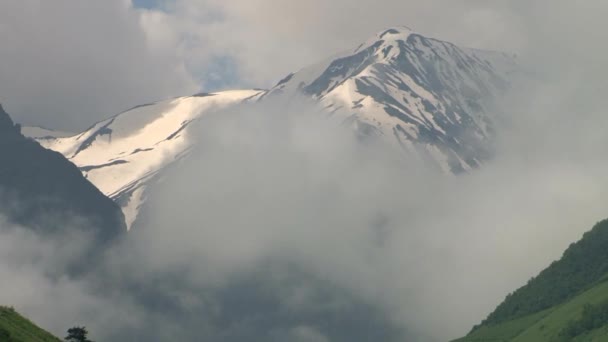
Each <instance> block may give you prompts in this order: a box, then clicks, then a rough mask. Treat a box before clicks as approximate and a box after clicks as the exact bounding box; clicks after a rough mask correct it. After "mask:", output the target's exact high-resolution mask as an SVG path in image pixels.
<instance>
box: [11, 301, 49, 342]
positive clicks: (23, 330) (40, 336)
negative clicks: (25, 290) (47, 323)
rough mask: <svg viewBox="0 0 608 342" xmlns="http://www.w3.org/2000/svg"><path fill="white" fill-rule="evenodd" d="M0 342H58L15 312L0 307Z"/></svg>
mask: <svg viewBox="0 0 608 342" xmlns="http://www.w3.org/2000/svg"><path fill="white" fill-rule="evenodd" d="M0 341H1V342H60V341H61V340H60V339H58V338H57V337H55V336H53V335H51V334H49V333H48V332H46V331H44V330H42V329H40V328H39V327H37V326H36V325H35V324H34V323H32V322H30V321H29V320H28V319H26V318H25V317H23V316H21V315H19V314H18V313H17V312H16V311H15V310H13V309H10V308H5V307H0Z"/></svg>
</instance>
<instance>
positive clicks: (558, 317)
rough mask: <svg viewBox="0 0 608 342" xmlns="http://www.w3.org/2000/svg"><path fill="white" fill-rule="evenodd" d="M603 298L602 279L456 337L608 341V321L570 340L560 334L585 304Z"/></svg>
mask: <svg viewBox="0 0 608 342" xmlns="http://www.w3.org/2000/svg"><path fill="white" fill-rule="evenodd" d="M606 300H608V281H603V282H601V283H600V284H598V285H596V286H594V287H593V288H591V289H589V290H587V291H585V292H583V293H582V294H580V295H578V296H576V297H574V298H573V299H571V300H569V301H568V302H566V303H564V304H561V305H558V306H556V307H553V308H550V309H547V310H545V311H542V312H539V313H536V314H532V315H528V316H525V317H521V318H518V319H515V320H512V321H507V322H503V323H500V324H497V325H489V326H483V327H481V328H479V329H477V330H475V331H474V332H473V333H471V334H469V335H468V336H466V337H464V338H461V339H459V340H457V341H458V342H481V341H487V342H492V341H504V342H507V341H508V342H542V341H550V342H553V341H555V342H562V341H578V342H582V341H585V342H587V341H593V342H595V341H598V342H600V341H608V324H605V325H603V326H602V327H600V328H598V329H595V330H592V331H590V332H588V333H586V334H583V335H580V336H577V337H576V338H575V339H571V340H569V339H564V338H560V336H559V333H560V332H561V331H562V330H563V329H564V328H565V327H566V326H567V325H568V323H569V322H571V321H575V320H578V319H580V317H581V314H582V312H583V306H584V305H585V304H601V303H603V302H605V301H606Z"/></svg>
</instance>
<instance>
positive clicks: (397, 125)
mask: <svg viewBox="0 0 608 342" xmlns="http://www.w3.org/2000/svg"><path fill="white" fill-rule="evenodd" d="M516 71H517V65H516V62H515V60H514V58H513V57H512V56H509V55H506V54H503V53H498V52H488V51H480V50H474V49H465V48H460V47H457V46H456V45H454V44H451V43H448V42H443V41H440V40H436V39H431V38H427V37H424V36H422V35H420V34H417V33H414V32H412V31H411V30H409V29H408V28H404V27H397V28H392V29H388V30H385V31H383V32H380V33H378V34H377V35H375V36H373V37H372V38H370V39H369V40H368V41H366V42H365V43H363V44H361V45H360V46H359V47H357V48H355V49H353V50H352V51H347V52H344V53H342V54H339V55H337V56H334V57H332V58H330V59H328V60H326V61H324V62H321V63H317V64H314V65H312V66H310V67H307V68H304V69H302V70H301V71H299V72H296V73H294V74H291V75H289V76H287V77H285V78H284V79H283V80H282V81H281V82H279V83H278V84H277V85H276V86H275V87H273V88H271V89H270V90H268V91H260V90H244V91H226V92H219V93H213V94H199V95H195V96H190V97H182V98H177V99H171V100H167V101H162V102H158V103H154V104H147V105H142V106H138V107H136V108H133V109H131V110H129V111H126V112H124V113H121V114H119V115H116V116H113V117H111V118H109V119H107V120H104V121H102V122H99V123H97V124H95V125H93V126H92V127H91V128H89V129H88V130H86V131H84V132H82V133H80V134H78V135H74V136H71V137H64V136H63V137H62V136H59V135H58V134H55V133H53V132H48V131H44V130H40V129H28V132H29V133H30V134H31V136H32V137H35V138H36V139H37V140H38V141H39V142H40V143H41V144H42V145H43V146H44V147H46V148H49V149H52V150H55V151H58V152H60V153H62V154H63V155H64V156H65V157H66V158H68V159H69V160H70V161H72V162H73V163H75V164H76V165H78V167H79V168H80V170H81V172H82V173H83V174H84V175H85V177H87V178H88V179H89V180H90V181H91V182H92V183H93V184H95V185H96V186H97V187H98V188H99V189H100V190H101V191H102V192H103V193H104V194H106V195H107V196H109V197H110V198H112V199H114V200H115V201H116V202H117V203H119V204H120V206H121V207H122V209H123V212H124V214H125V217H126V222H127V226H129V227H130V226H131V225H132V224H133V222H134V221H135V219H136V217H137V214H138V211H139V208H140V207H141V205H142V203H143V202H145V198H146V195H145V189H146V184H147V183H148V182H149V181H150V180H151V179H153V178H154V177H155V176H156V175H158V174H159V172H160V171H161V170H163V169H164V168H165V167H167V166H168V165H171V164H172V163H174V162H175V161H177V160H179V159H180V158H182V157H184V156H185V155H187V151H188V149H189V147H190V146H191V145H190V144H191V140H189V139H188V137H187V136H188V132H189V125H190V123H191V122H193V121H195V120H197V119H199V118H201V117H203V116H205V115H207V114H209V113H212V112H214V111H216V110H218V109H222V108H226V107H228V106H230V105H233V104H236V103H241V102H243V101H264V100H265V99H266V98H268V97H271V96H287V97H291V96H295V95H296V94H299V95H305V96H307V97H310V98H312V99H314V100H315V101H317V102H318V103H319V104H320V105H321V106H322V107H324V108H325V109H326V111H327V114H328V118H329V120H328V122H331V123H332V124H339V125H349V126H352V128H353V129H354V130H355V131H356V132H357V133H358V134H362V135H364V136H367V135H376V136H379V137H381V138H382V139H385V140H386V141H388V142H389V143H391V144H393V145H395V146H396V147H398V148H400V149H401V150H402V151H403V152H404V153H405V154H407V155H409V156H414V157H415V158H416V159H421V160H424V161H425V162H428V163H429V164H432V165H435V166H436V167H437V168H439V169H441V170H442V171H443V172H445V173H448V174H458V173H461V172H466V171H467V170H471V169H473V168H476V167H478V166H480V165H481V164H482V163H483V161H484V160H486V159H488V158H490V157H491V155H492V140H493V136H494V130H495V127H494V121H495V114H493V111H492V103H493V101H494V100H495V99H496V98H497V97H499V96H500V95H501V93H502V92H504V91H505V90H506V89H508V87H509V77H510V76H511V74H512V73H515V72H516Z"/></svg>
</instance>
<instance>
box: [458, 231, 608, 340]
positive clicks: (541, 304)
mask: <svg viewBox="0 0 608 342" xmlns="http://www.w3.org/2000/svg"><path fill="white" fill-rule="evenodd" d="M573 340H574V341H606V340H608V220H606V221H603V222H600V223H598V224H597V225H596V226H595V227H594V228H593V229H592V230H591V231H590V232H588V233H586V234H585V235H584V236H583V238H582V239H581V240H580V241H579V242H577V243H574V244H572V245H571V246H570V247H569V248H568V249H567V250H566V252H565V253H564V255H563V256H562V258H561V259H560V260H558V261H556V262H554V263H552V264H551V265H550V266H549V267H548V268H546V269H545V270H543V271H542V272H541V273H540V274H539V275H538V276H537V277H535V278H532V279H531V280H530V281H529V282H528V283H527V284H526V285H525V286H523V287H522V288H520V289H518V290H517V291H515V292H513V293H512V294H510V295H508V296H507V298H506V299H505V301H504V302H502V303H501V304H500V305H499V306H498V307H497V308H496V310H494V312H492V313H491V314H490V315H489V316H488V318H487V319H486V320H484V321H483V322H482V323H481V324H480V325H478V326H476V327H475V328H473V331H472V332H471V333H470V334H469V335H468V336H467V337H465V338H463V339H461V340H460V341H573Z"/></svg>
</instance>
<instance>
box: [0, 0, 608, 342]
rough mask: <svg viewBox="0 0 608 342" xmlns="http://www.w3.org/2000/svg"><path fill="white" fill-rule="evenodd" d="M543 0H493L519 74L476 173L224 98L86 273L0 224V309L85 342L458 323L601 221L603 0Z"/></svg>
mask: <svg viewBox="0 0 608 342" xmlns="http://www.w3.org/2000/svg"><path fill="white" fill-rule="evenodd" d="M543 3H544V5H545V6H541V5H540V4H529V3H528V2H526V3H525V5H524V3H523V2H518V1H516V2H512V3H511V4H502V5H501V11H502V12H500V13H502V15H503V16H502V17H503V18H511V17H516V18H517V20H513V21H506V23H507V24H505V25H506V26H507V27H509V25H510V24H513V25H514V26H513V27H515V23H518V24H519V25H518V26H517V31H518V32H523V33H521V35H520V36H518V37H523V39H520V38H518V40H517V41H518V42H519V43H518V46H520V47H521V48H520V61H521V63H522V69H523V70H525V73H524V74H522V75H520V76H521V77H519V78H518V79H516V80H514V81H513V87H512V91H511V92H509V93H508V94H504V95H505V96H504V99H503V100H502V101H501V102H500V103H497V104H496V111H495V113H496V120H497V137H496V139H497V141H496V145H497V147H496V153H495V156H494V158H493V159H492V160H489V161H487V162H486V163H485V164H484V165H483V166H482V167H481V168H479V169H478V170H474V171H472V172H470V173H468V174H465V175H460V176H447V175H444V174H440V173H437V172H436V171H434V170H433V169H429V168H426V167H425V166H423V165H420V163H418V162H413V161H412V159H411V158H410V157H409V156H407V155H404V154H402V153H401V152H399V151H398V150H395V149H393V148H392V147H391V146H387V145H386V144H385V143H384V142H383V141H382V140H381V139H374V138H373V137H362V136H358V135H356V134H354V135H353V134H352V132H351V131H349V130H348V129H347V128H345V127H342V126H340V125H339V124H338V123H336V122H334V121H332V120H331V119H329V120H327V119H326V114H325V113H323V112H322V110H320V109H318V108H316V107H315V105H314V104H311V103H308V102H307V101H306V100H304V99H289V101H288V100H285V99H281V98H277V99H270V100H268V101H266V102H262V103H258V104H254V105H246V106H245V105H243V106H238V107H235V108H232V109H230V110H227V111H224V112H220V113H216V114H215V115H212V116H209V117H208V118H206V119H205V120H201V121H199V122H198V127H197V129H196V130H194V131H193V133H192V136H191V138H192V139H195V140H196V141H197V144H196V147H195V148H194V149H193V150H192V151H191V154H190V157H189V158H187V159H184V160H183V161H182V162H181V163H179V165H177V166H176V167H174V168H172V169H170V170H166V172H164V173H163V176H162V177H161V178H160V179H159V181H158V184H157V185H156V186H155V187H154V188H153V189H151V190H150V192H149V195H150V196H149V198H150V201H149V202H148V204H147V206H146V207H145V208H144V210H143V211H142V215H143V219H142V221H141V222H140V223H139V225H138V226H136V227H135V229H134V230H133V231H132V232H131V233H130V236H129V238H128V239H127V240H126V241H124V242H122V243H121V244H119V245H117V246H115V247H114V248H113V249H112V250H111V251H109V252H108V256H107V258H106V260H104V264H103V267H101V268H100V269H96V270H92V271H91V272H92V274H91V275H88V276H85V277H81V278H70V277H67V276H66V277H57V276H54V275H53V274H49V272H48V270H49V269H57V267H58V266H52V265H51V266H49V264H48V262H47V261H48V260H55V259H56V258H59V259H58V260H59V261H57V262H55V261H54V262H53V263H59V264H60V265H61V264H62V263H64V262H65V261H62V260H64V257H62V256H61V255H63V253H64V252H65V250H63V247H64V246H66V244H65V241H71V239H72V236H67V237H61V238H60V239H59V240H58V241H60V242H59V243H58V244H59V247H58V246H57V244H56V243H55V242H54V241H47V240H40V239H37V238H36V237H35V236H30V235H28V234H21V233H15V232H14V231H13V230H10V231H9V232H8V233H2V234H3V236H2V238H1V239H0V244H1V249H0V255H1V256H2V258H0V279H3V282H4V283H3V288H4V289H5V290H3V291H2V292H0V303H3V304H8V305H14V306H15V307H16V308H17V309H18V310H20V311H22V312H24V313H25V314H27V315H28V316H29V317H31V318H32V319H33V320H34V321H36V322H39V323H40V324H41V325H42V326H44V327H47V328H49V329H51V330H52V331H53V332H55V333H57V334H59V335H60V336H61V334H62V332H63V331H64V330H65V329H67V328H68V327H69V326H72V325H76V324H82V325H86V326H87V327H90V330H91V331H92V334H93V335H92V336H93V337H94V339H96V340H99V341H104V340H111V341H129V340H133V339H134V338H141V337H142V336H146V337H150V336H152V337H151V338H152V339H150V340H176V339H179V337H182V338H184V339H188V338H192V337H193V336H195V337H201V336H205V337H208V338H209V340H218V341H238V340H243V339H244V338H245V337H249V338H251V339H254V338H258V339H261V340H263V339H264V338H267V340H273V339H274V340H278V341H280V340H290V341H332V340H336V341H341V340H348V338H352V336H351V335H349V333H353V334H354V333H360V332H361V331H365V332H367V333H369V334H371V335H369V336H378V335H374V334H384V335H381V336H382V337H384V338H385V339H384V340H391V339H394V340H400V339H401V340H413V341H446V340H449V339H452V338H457V337H460V336H462V335H464V334H466V333H467V332H468V330H469V329H470V328H471V327H472V326H473V325H474V324H476V323H479V322H480V321H481V320H482V319H483V318H485V316H486V315H487V314H488V313H490V312H491V311H492V310H493V308H494V307H495V306H496V305H497V304H498V303H499V302H500V301H501V300H502V299H503V298H504V297H505V296H506V295H507V294H508V293H509V292H511V291H513V290H515V289H516V288H517V287H519V286H522V285H524V284H525V282H526V281H527V280H528V279H529V278H530V277H532V276H534V275H536V274H537V273H538V272H539V271H540V270H541V269H543V268H544V267H546V266H548V265H549V263H550V262H551V261H552V260H555V259H557V258H559V257H560V255H561V253H562V252H563V251H564V250H565V248H567V246H568V245H569V244H570V243H572V242H574V241H576V240H577V239H579V238H580V237H581V236H582V233H583V232H585V231H587V230H589V229H590V228H591V227H592V225H593V224H594V223H595V222H597V221H599V220H601V219H604V218H606V217H607V216H608V210H606V205H605V204H604V199H605V198H606V195H607V194H608V184H607V183H608V181H607V180H606V177H605V175H606V172H607V171H608V161H607V160H606V158H605V146H608V145H607V143H608V141H607V140H608V137H607V136H606V134H605V127H608V126H607V125H606V124H607V122H606V121H607V116H606V113H605V108H607V107H606V101H607V100H606V97H605V96H604V94H603V93H604V92H605V90H606V89H607V88H608V87H606V85H607V84H606V79H605V77H604V76H605V75H604V72H602V71H604V70H605V61H606V60H608V58H607V57H608V53H607V52H608V51H606V48H605V47H603V46H601V44H600V43H599V42H600V41H601V40H600V39H599V37H600V35H601V34H602V32H604V31H603V23H602V20H599V19H598V18H599V17H600V13H602V10H604V12H603V13H605V10H606V9H607V7H606V5H604V4H603V3H600V2H598V1H589V2H588V3H586V4H585V5H584V6H583V5H580V4H574V3H573V4H569V3H566V2H564V1H557V2H552V4H551V6H548V5H547V3H546V2H543ZM505 20H506V19H505ZM564 23H567V25H565V24H564ZM505 44H506V43H505ZM260 77H262V76H260ZM68 245H69V246H73V245H75V244H74V243H70V244H68ZM76 245H79V244H76ZM16 246H19V248H17V247H16ZM22 246H25V247H22ZM41 253H42V254H41ZM75 254H76V255H77V254H78V253H75ZM41 255H42V256H41ZM58 256H59V257H58ZM59 269H60V267H59ZM5 279H6V280H5ZM24 284H27V285H24ZM231 299H233V300H232V301H231ZM362 321H366V322H369V326H364V325H362V324H359V323H360V322H362ZM324 322H325V323H327V322H330V323H332V324H334V327H340V328H341V329H343V330H348V329H352V331H350V332H348V331H347V332H344V331H342V332H336V331H332V329H331V326H330V327H328V324H324ZM329 325H331V324H329ZM252 333H260V334H261V333H263V334H265V335H258V336H252V335H251V334H252ZM359 336H361V335H359Z"/></svg>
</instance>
